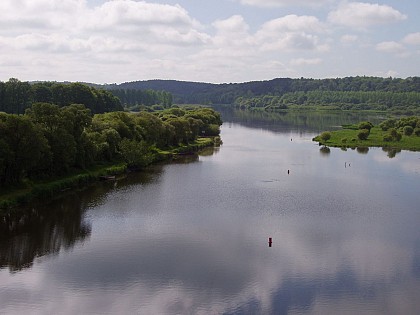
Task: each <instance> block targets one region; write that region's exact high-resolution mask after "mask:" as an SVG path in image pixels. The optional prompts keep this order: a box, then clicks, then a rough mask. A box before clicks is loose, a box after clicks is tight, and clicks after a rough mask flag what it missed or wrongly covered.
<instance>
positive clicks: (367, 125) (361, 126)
mask: <svg viewBox="0 0 420 315" xmlns="http://www.w3.org/2000/svg"><path fill="white" fill-rule="evenodd" d="M372 127H373V125H372V123H371V122H370V121H362V122H361V123H360V124H359V129H361V130H363V129H367V130H369V131H370V129H372Z"/></svg>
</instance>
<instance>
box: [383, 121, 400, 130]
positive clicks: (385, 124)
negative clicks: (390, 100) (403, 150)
mask: <svg viewBox="0 0 420 315" xmlns="http://www.w3.org/2000/svg"><path fill="white" fill-rule="evenodd" d="M396 122H397V120H396V119H388V120H385V121H383V122H381V123H380V124H379V127H381V129H382V130H383V131H387V130H388V129H390V128H394V127H395V124H396Z"/></svg>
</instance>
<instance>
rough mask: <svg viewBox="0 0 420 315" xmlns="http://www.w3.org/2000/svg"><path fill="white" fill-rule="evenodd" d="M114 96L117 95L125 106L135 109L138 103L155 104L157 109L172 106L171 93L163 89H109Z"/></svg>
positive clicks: (144, 104)
mask: <svg viewBox="0 0 420 315" xmlns="http://www.w3.org/2000/svg"><path fill="white" fill-rule="evenodd" d="M109 91H110V92H111V93H112V94H113V95H114V96H116V97H118V98H119V99H120V101H121V103H122V104H123V105H124V107H126V108H131V109H135V108H138V107H139V105H143V106H155V105H158V107H156V106H155V108H157V109H163V108H168V107H171V106H172V94H171V93H169V92H165V91H154V90H135V89H112V90H109Z"/></svg>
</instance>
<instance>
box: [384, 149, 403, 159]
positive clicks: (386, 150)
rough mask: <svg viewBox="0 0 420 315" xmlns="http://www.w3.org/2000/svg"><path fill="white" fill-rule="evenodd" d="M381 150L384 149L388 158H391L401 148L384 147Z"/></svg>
mask: <svg viewBox="0 0 420 315" xmlns="http://www.w3.org/2000/svg"><path fill="white" fill-rule="evenodd" d="M382 151H384V152H386V153H387V156H388V157H389V158H390V159H393V158H394V157H395V156H396V155H397V154H398V153H400V152H401V149H396V148H386V147H384V148H382Z"/></svg>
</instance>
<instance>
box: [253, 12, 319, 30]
mask: <svg viewBox="0 0 420 315" xmlns="http://www.w3.org/2000/svg"><path fill="white" fill-rule="evenodd" d="M324 29H325V27H324V25H323V23H321V22H320V21H319V20H318V18H317V17H315V16H307V15H303V16H298V15H294V14H290V15H286V16H284V17H281V18H278V19H274V20H271V21H268V22H266V23H265V24H264V25H263V26H262V28H261V31H262V32H267V33H277V32H287V31H292V32H299V31H302V32H303V31H306V32H321V31H323V30H324Z"/></svg>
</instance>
